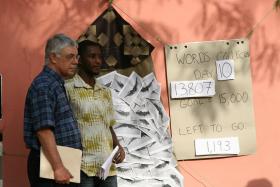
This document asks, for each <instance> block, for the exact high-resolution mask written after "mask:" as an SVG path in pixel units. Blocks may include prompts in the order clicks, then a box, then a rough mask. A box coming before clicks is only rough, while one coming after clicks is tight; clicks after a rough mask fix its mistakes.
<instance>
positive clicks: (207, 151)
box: [195, 137, 240, 156]
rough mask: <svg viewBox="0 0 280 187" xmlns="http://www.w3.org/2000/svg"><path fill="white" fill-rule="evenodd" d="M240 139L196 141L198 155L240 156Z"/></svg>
mask: <svg viewBox="0 0 280 187" xmlns="http://www.w3.org/2000/svg"><path fill="white" fill-rule="evenodd" d="M239 152H240V148H239V141H238V137H230V138H210V139H196V140H195V154H196V155H200V156H203V155H221V154H229V155H233V154H239Z"/></svg>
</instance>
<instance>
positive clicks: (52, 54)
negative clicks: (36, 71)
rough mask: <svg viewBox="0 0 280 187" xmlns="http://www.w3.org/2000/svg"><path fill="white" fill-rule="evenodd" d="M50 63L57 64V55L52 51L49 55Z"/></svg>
mask: <svg viewBox="0 0 280 187" xmlns="http://www.w3.org/2000/svg"><path fill="white" fill-rule="evenodd" d="M49 59H50V63H52V64H56V63H57V55H56V54H55V53H51V54H50V56H49Z"/></svg>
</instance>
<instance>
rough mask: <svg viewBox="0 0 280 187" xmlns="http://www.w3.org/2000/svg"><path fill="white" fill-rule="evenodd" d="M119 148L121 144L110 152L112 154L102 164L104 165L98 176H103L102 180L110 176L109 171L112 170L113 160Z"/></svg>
mask: <svg viewBox="0 0 280 187" xmlns="http://www.w3.org/2000/svg"><path fill="white" fill-rule="evenodd" d="M118 150H119V146H116V147H115V149H114V150H113V151H112V153H111V154H110V156H109V157H108V158H107V159H106V161H105V162H104V163H103V164H102V166H101V168H100V172H99V174H98V177H99V178H101V179H102V180H105V179H106V178H107V177H108V175H109V171H110V168H111V165H112V162H113V158H114V156H115V154H116V153H117V152H118Z"/></svg>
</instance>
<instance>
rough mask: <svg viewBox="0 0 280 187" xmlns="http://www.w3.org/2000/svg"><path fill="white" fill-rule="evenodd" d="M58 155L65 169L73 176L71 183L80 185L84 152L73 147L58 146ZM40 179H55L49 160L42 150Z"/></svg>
mask: <svg viewBox="0 0 280 187" xmlns="http://www.w3.org/2000/svg"><path fill="white" fill-rule="evenodd" d="M57 150H58V153H59V155H60V158H61V160H62V163H63V165H64V167H65V168H67V169H68V171H69V172H70V173H71V174H72V175H73V178H72V179H70V182H73V183H80V169H81V160H82V151H81V150H80V149H74V148H71V147H65V146H59V145H58V146H57ZM40 177H41V178H47V179H54V174H53V170H52V167H51V165H50V163H49V161H48V160H47V158H46V156H45V154H44V152H43V151H42V148H41V150H40Z"/></svg>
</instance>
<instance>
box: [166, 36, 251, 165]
mask: <svg viewBox="0 0 280 187" xmlns="http://www.w3.org/2000/svg"><path fill="white" fill-rule="evenodd" d="M165 55H166V68H167V79H168V89H169V96H170V97H169V104H170V119H171V130H172V140H173V144H174V151H175V155H176V157H177V159H178V160H184V159H202V158H212V157H227V156H233V155H248V154H251V153H254V152H255V149H256V141H255V121H254V112H253V98H252V82H251V72H250V53H249V43H248V41H247V40H246V39H237V40H221V41H209V42H193V43H185V44H178V45H166V46H165ZM200 80H203V81H205V80H214V82H215V84H214V85H215V89H214V91H211V94H209V95H208V96H207V95H206V97H205V94H204V95H203V94H202V96H200V95H199V94H196V95H195V94H194V97H183V94H182V93H185V95H188V94H186V93H191V92H192V93H196V92H200V88H203V87H202V86H201V87H198V88H196V87H195V85H196V84H191V85H190V82H193V83H197V82H198V83H199V81H200ZM174 82H175V83H176V82H177V83H181V82H187V83H188V84H187V83H185V84H184V85H183V84H180V86H181V87H180V89H181V90H180V92H178V90H177V93H180V94H181V95H179V96H182V97H173V98H172V97H171V94H172V93H173V95H174V93H176V92H175V90H174V85H173V84H174ZM200 84H201V83H200ZM201 85H202V84H201ZM172 86H173V87H172ZM177 88H178V87H177ZM201 92H202V91H201ZM213 93H214V94H213ZM232 137H234V138H232ZM195 142H197V143H195ZM199 142H202V143H199ZM207 146H208V147H207ZM213 149H215V150H214V151H213ZM199 153H201V154H199ZM202 153H203V154H202Z"/></svg>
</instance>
